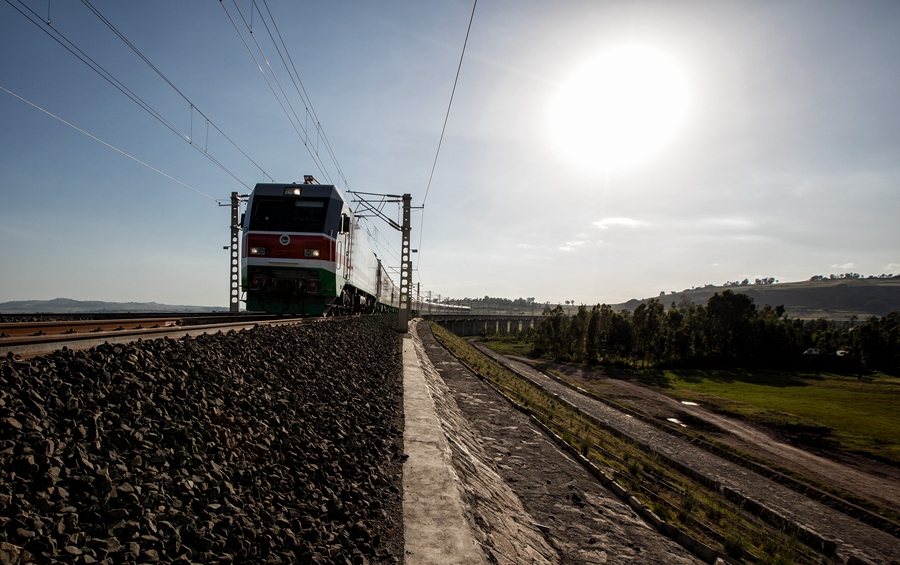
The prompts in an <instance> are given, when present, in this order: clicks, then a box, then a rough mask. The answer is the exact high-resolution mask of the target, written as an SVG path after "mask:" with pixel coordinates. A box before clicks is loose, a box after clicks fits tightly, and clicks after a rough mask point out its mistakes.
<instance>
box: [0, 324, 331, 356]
mask: <svg viewBox="0 0 900 565" xmlns="http://www.w3.org/2000/svg"><path fill="white" fill-rule="evenodd" d="M321 320H322V318H298V317H289V318H285V317H278V316H274V315H247V314H244V315H228V316H222V315H215V316H183V315H171V316H165V315H163V316H158V317H154V318H124V319H123V318H119V319H78V320H65V321H47V322H17V323H4V324H0V355H3V356H8V355H18V356H21V357H26V358H27V357H36V356H38V355H45V354H47V353H52V352H53V351H56V350H59V349H62V348H63V347H65V348H67V349H74V350H82V349H90V348H91V347H94V346H97V345H100V344H103V343H128V342H131V341H137V340H139V339H142V340H148V339H160V338H164V337H168V338H179V337H184V336H196V335H200V334H205V333H216V332H220V331H223V332H227V331H230V330H243V329H250V328H253V327H256V326H259V325H274V326H280V325H290V324H302V323H310V322H315V321H321Z"/></svg>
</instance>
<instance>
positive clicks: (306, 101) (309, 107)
mask: <svg viewBox="0 0 900 565" xmlns="http://www.w3.org/2000/svg"><path fill="white" fill-rule="evenodd" d="M263 6H265V8H266V12H267V13H268V14H269V19H270V20H272V27H274V28H275V33H276V34H277V35H278V39H279V41H280V42H281V45H282V47H284V53H285V55H287V58H288V61H290V63H291V69H293V71H294V72H293V74H291V72H290V69H289V70H288V75H289V76H290V77H291V80H292V81H293V80H294V76H296V77H297V81H296V82H295V83H294V89H297V94H298V95H300V99H301V100H303V103H304V104H305V105H306V107H307V111H308V112H311V113H312V116H313V119H314V120H315V122H316V128H317V131H319V132H320V133H321V135H322V140H323V141H324V142H325V149H326V150H327V151H328V154H329V155H330V156H331V161H332V162H333V163H334V166H335V168H336V169H337V172H338V176H340V177H341V179H342V180H343V181H344V187H346V188H349V184H348V183H347V178H346V177H345V176H344V171H343V169H341V166H340V164H339V163H338V162H337V157H336V156H335V154H334V150H333V149H332V147H331V142H330V141H329V140H328V136H327V135H325V130H324V129H322V126H321V123H320V122H319V116H318V114H316V109H315V108H314V107H313V104H312V100H311V99H310V97H309V94H307V92H306V87H304V86H303V81H302V80H300V73H299V72H297V67H296V66H295V65H294V59H293V58H292V57H291V52H290V51H289V50H288V48H287V44H286V43H285V42H284V38H283V37H282V36H281V30H279V29H278V24H277V23H276V21H275V18H274V16H272V11H271V10H269V4H268V3H267V2H266V0H263ZM257 11H259V8H257ZM260 17H262V13H260ZM263 22H264V23H265V18H263ZM266 31H268V26H266ZM269 37H270V38H272V43H276V42H275V38H273V37H272V34H271V32H269ZM277 48H278V47H277V43H276V49H277ZM278 54H279V55H281V51H279V52H278ZM281 62H282V63H284V66H285V68H287V63H285V62H284V58H282V61H281ZM298 84H299V89H298ZM300 91H302V94H301V93H300Z"/></svg>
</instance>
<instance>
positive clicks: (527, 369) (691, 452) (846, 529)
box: [476, 344, 900, 564]
mask: <svg viewBox="0 0 900 565" xmlns="http://www.w3.org/2000/svg"><path fill="white" fill-rule="evenodd" d="M476 345H477V346H478V347H479V349H480V350H481V351H483V352H484V353H485V354H487V355H489V356H491V357H492V358H493V359H495V360H497V361H498V362H500V363H502V364H503V365H505V366H507V367H508V368H510V369H512V370H513V371H515V372H516V373H518V374H519V375H521V376H523V377H525V378H527V379H528V380H530V381H532V382H534V383H535V384H537V385H539V386H541V387H543V388H544V389H546V390H548V391H550V392H552V393H555V394H558V395H559V396H560V398H562V399H563V400H565V401H566V402H569V403H570V404H572V405H574V406H576V407H577V408H578V409H580V410H582V411H584V412H585V413H586V414H588V415H590V416H591V417H593V418H596V419H597V420H599V421H601V422H603V423H605V424H606V425H608V426H609V427H611V428H613V429H615V430H617V431H618V432H619V433H622V434H624V435H626V436H628V437H631V438H632V439H634V440H636V441H638V442H640V443H643V444H645V445H647V446H649V447H650V448H651V449H653V450H655V451H657V452H659V453H660V454H662V455H664V456H666V457H668V458H670V459H672V460H674V461H676V462H678V463H680V464H682V465H684V466H686V467H689V468H691V469H693V470H694V471H696V472H698V473H700V474H702V475H704V476H706V477H708V478H709V479H711V480H713V481H715V482H717V483H719V484H721V485H722V486H724V487H727V488H730V489H732V490H734V491H736V492H738V493H740V494H741V495H742V496H744V497H745V498H747V499H749V500H753V501H755V502H757V503H759V504H762V505H764V506H765V507H767V508H769V509H772V510H773V511H775V513H777V514H779V515H781V516H783V517H785V518H786V519H788V520H789V521H791V522H793V523H796V524H800V525H802V526H804V527H806V528H807V529H809V530H812V531H814V532H817V533H818V534H819V535H821V536H822V537H823V538H826V539H830V540H833V541H834V542H836V544H837V552H836V555H837V556H838V558H839V559H841V560H843V561H846V560H848V559H850V558H852V557H855V558H859V557H862V558H865V559H868V560H870V561H872V562H875V563H884V564H889V563H893V562H898V563H900V539H897V538H895V537H893V536H891V535H890V534H887V533H885V532H882V531H881V530H877V529H875V528H872V527H870V526H867V525H865V524H863V523H861V522H859V521H857V520H855V519H853V518H851V517H849V516H847V515H845V514H842V513H840V512H837V511H835V510H832V509H831V508H828V507H827V506H824V505H822V504H820V503H818V502H815V501H813V500H810V499H809V498H807V497H805V496H803V495H802V494H799V493H797V492H794V491H792V490H790V489H787V488H785V487H783V486H781V485H779V484H777V483H775V482H773V481H771V480H769V479H767V478H765V477H762V476H760V475H757V474H756V473H754V472H752V471H749V470H747V469H744V468H743V467H740V466H738V465H736V464H734V463H731V462H729V461H726V460H724V459H722V458H720V457H717V456H716V455H713V454H711V453H709V452H707V451H704V450H702V449H700V448H698V447H695V446H693V445H691V444H689V443H687V442H685V441H683V440H680V439H678V438H676V437H673V436H671V435H669V434H667V433H665V432H663V431H660V430H658V429H656V428H654V427H652V426H650V425H648V424H645V423H643V422H640V421H638V420H636V419H634V418H631V417H628V416H626V415H625V414H624V413H622V412H619V411H618V410H616V409H614V408H612V407H610V406H608V405H606V404H604V403H602V402H600V401H598V400H595V399H592V398H590V397H587V396H584V395H582V394H579V393H578V392H576V391H574V390H572V389H571V388H569V387H567V386H565V385H563V384H561V383H559V382H557V381H555V380H554V379H552V378H550V377H548V376H546V375H544V374H542V373H540V372H539V371H537V370H535V369H534V368H533V367H531V366H529V365H526V364H524V363H520V362H518V361H513V360H510V359H508V358H506V357H504V356H503V355H500V354H497V353H495V352H493V351H491V350H490V349H488V348H487V347H484V346H483V345H480V344H476Z"/></svg>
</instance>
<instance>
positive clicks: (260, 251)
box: [250, 247, 266, 256]
mask: <svg viewBox="0 0 900 565" xmlns="http://www.w3.org/2000/svg"><path fill="white" fill-rule="evenodd" d="M265 254H266V248H265V247H251V248H250V255H256V256H259V255H265Z"/></svg>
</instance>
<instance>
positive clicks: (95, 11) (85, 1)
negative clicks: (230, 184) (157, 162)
mask: <svg viewBox="0 0 900 565" xmlns="http://www.w3.org/2000/svg"><path fill="white" fill-rule="evenodd" d="M81 3H82V4H84V5H85V6H86V7H87V8H88V9H89V10H90V11H91V12H92V13H93V14H94V15H95V16H97V18H99V19H100V21H101V22H103V23H104V24H105V25H106V27H108V28H109V29H110V31H112V32H113V33H114V34H115V35H116V36H117V37H118V38H119V39H121V40H122V41H123V42H124V43H125V45H127V46H128V47H129V48H130V49H131V50H132V51H134V53H135V54H136V55H137V56H138V57H140V58H141V60H143V61H144V62H145V63H147V66H149V67H150V68H151V69H153V71H154V72H155V73H156V74H157V75H159V77H160V78H161V79H163V80H164V81H165V82H166V84H168V85H169V86H171V87H172V89H173V90H174V91H175V92H177V93H178V95H179V96H181V98H183V99H184V101H185V102H187V103H188V104H190V105H191V109H193V110H197V113H198V114H200V115H201V116H203V118H204V119H205V120H206V123H207V124H209V125H211V126H212V127H213V128H214V129H215V130H216V131H217V132H219V133H220V134H221V135H222V137H224V138H225V139H226V140H228V142H229V143H231V145H232V146H233V147H234V148H235V149H237V150H238V151H240V153H241V155H243V156H244V157H246V158H247V160H249V161H250V162H251V163H253V165H254V166H255V167H256V168H257V169H259V171H260V172H261V173H262V174H263V175H264V176H266V177H269V180H272V181H274V180H275V179H273V178H272V176H271V175H270V174H269V173H267V172H266V171H265V170H264V169H263V168H262V167H260V166H259V164H258V163H257V162H256V161H254V160H253V159H252V158H251V157H250V155H248V154H247V153H246V152H245V151H244V150H243V149H241V148H240V147H239V146H238V145H237V143H235V142H234V141H233V140H232V139H231V138H230V137H228V136H227V135H226V134H225V132H223V131H222V130H221V129H219V126H217V125H216V124H215V122H213V121H212V120H210V119H209V118H208V117H207V116H206V114H204V113H203V111H202V110H200V108H198V107H197V105H196V104H194V103H193V101H191V100H190V99H189V98H188V97H187V96H186V95H185V94H184V93H183V92H181V90H180V89H179V88H178V87H177V86H175V85H174V84H173V83H172V81H170V80H169V79H168V77H166V75H164V74H163V73H162V71H160V70H159V69H158V68H156V65H154V64H153V63H151V62H150V60H149V59H148V58H147V57H145V56H144V54H143V53H141V52H140V50H139V49H138V48H137V47H135V46H134V44H133V43H131V41H129V40H128V38H127V37H125V36H124V35H123V34H122V33H121V32H120V31H119V30H118V29H117V28H116V26H114V25H113V24H112V22H110V21H109V20H108V19H106V17H105V16H104V15H103V14H101V13H100V11H99V10H98V9H97V8H95V7H94V5H93V4H91V3H90V1H89V0H81ZM192 142H193V141H192Z"/></svg>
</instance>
